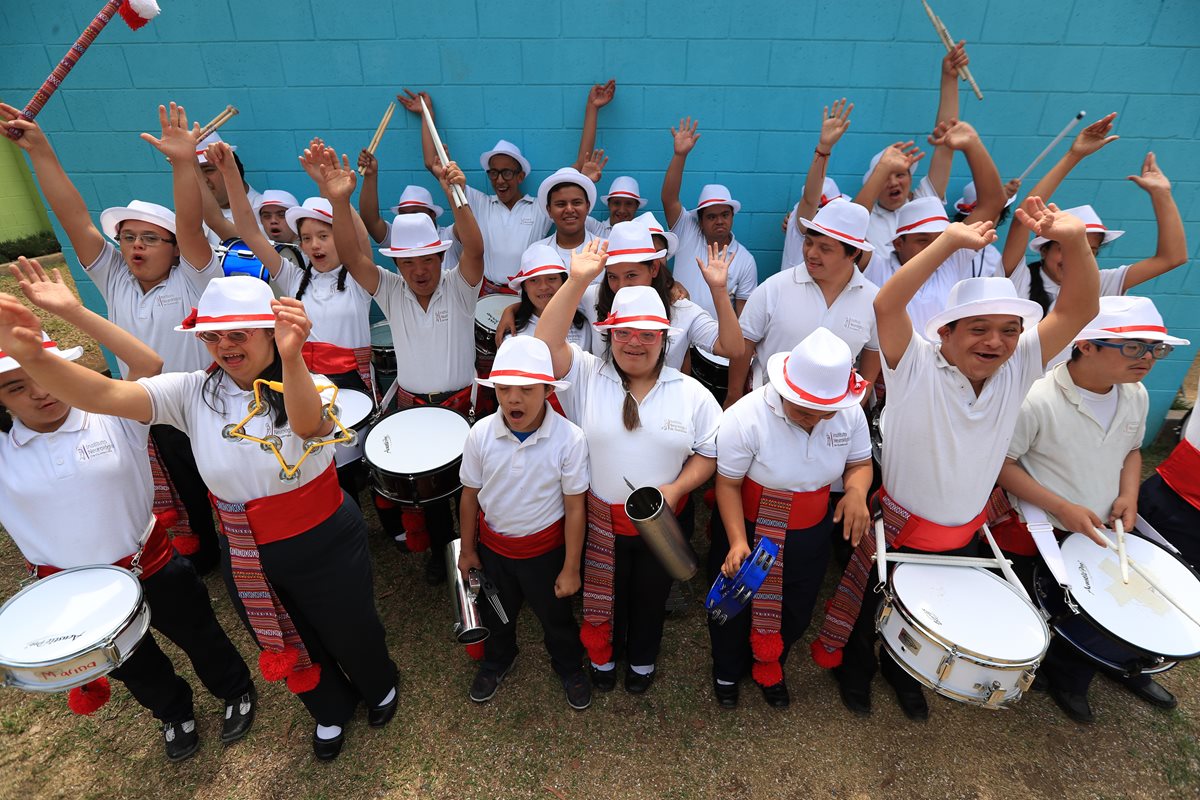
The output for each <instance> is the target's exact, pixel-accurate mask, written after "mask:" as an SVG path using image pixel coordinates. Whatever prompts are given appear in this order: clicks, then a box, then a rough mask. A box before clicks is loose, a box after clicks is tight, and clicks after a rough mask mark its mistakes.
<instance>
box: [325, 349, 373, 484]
mask: <svg viewBox="0 0 1200 800" xmlns="http://www.w3.org/2000/svg"><path fill="white" fill-rule="evenodd" d="M325 377H327V378H329V382H330V383H332V384H333V385H334V386H336V387H338V389H353V390H354V391H356V392H362V393H363V394H365V395H366V396H367V397H371V398H372V399H374V398H373V395H372V394H371V392H370V391H369V390H368V389H367V384H366V383H364V382H363V379H362V375H360V374H358V370H351V371H350V372H339V373H338V374H336V375H326V376H325ZM342 424H345V422H344V421H343V423H342ZM360 435H361V436H366V433H365V432H364V433H362V434H360ZM337 476H338V485H340V486H341V487H342V490H343V491H345V492H346V494H348V495H350V496H351V497H352V498H354V500H355V501H357V500H358V495H359V492H361V491H362V490H363V487H365V486H366V485H367V468H366V465H365V464H364V463H363V460H362V459H361V458H360V459H359V460H358V461H353V462H351V463H349V464H345V465H343V466H340V467H338V468H337Z"/></svg>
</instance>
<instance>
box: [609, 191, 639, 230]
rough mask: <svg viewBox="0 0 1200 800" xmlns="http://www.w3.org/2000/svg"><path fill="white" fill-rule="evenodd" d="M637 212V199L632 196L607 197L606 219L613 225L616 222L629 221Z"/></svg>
mask: <svg viewBox="0 0 1200 800" xmlns="http://www.w3.org/2000/svg"><path fill="white" fill-rule="evenodd" d="M637 212H638V201H637V200H634V199H633V198H632V197H611V196H610V197H609V198H608V221H609V222H610V223H612V224H613V225H616V224H617V223H618V222H629V221H630V220H631V219H633V218H634V217H635V216H637Z"/></svg>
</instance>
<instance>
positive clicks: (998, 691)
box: [984, 680, 1032, 708]
mask: <svg viewBox="0 0 1200 800" xmlns="http://www.w3.org/2000/svg"><path fill="white" fill-rule="evenodd" d="M1030 682H1031V683H1032V680H1031V681H1030ZM1006 693H1007V690H1006V689H1005V688H1004V687H1003V686H1001V685H1000V683H999V682H998V681H992V688H991V691H990V692H988V696H987V700H985V701H984V705H985V706H987V707H988V708H997V707H999V706H1000V704H1001V703H1002V702H1004V695H1005V694H1006Z"/></svg>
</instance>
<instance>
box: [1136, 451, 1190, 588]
mask: <svg viewBox="0 0 1200 800" xmlns="http://www.w3.org/2000/svg"><path fill="white" fill-rule="evenodd" d="M1197 480H1200V476H1197ZM1138 511H1139V512H1140V513H1141V515H1142V516H1143V517H1145V519H1146V522H1149V523H1150V524H1151V525H1153V526H1154V529H1155V530H1156V531H1158V532H1159V533H1161V534H1162V535H1163V538H1164V539H1166V540H1167V541H1168V542H1170V543H1171V544H1173V545H1175V546H1176V547H1177V548H1179V554H1180V555H1181V556H1183V560H1184V561H1186V562H1188V563H1189V564H1191V565H1192V566H1193V567H1195V568H1196V569H1200V509H1197V508H1196V507H1195V506H1193V505H1192V504H1191V503H1189V502H1188V501H1186V500H1184V499H1183V498H1182V497H1180V496H1179V495H1178V494H1176V493H1175V490H1174V489H1172V488H1171V487H1170V486H1168V485H1167V483H1166V481H1164V480H1163V479H1162V476H1160V475H1159V474H1158V473H1155V474H1153V475H1151V476H1150V477H1149V478H1147V479H1146V482H1145V483H1143V484H1142V489H1141V491H1140V492H1139V493H1138Z"/></svg>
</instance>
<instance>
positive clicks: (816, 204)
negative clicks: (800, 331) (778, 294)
mask: <svg viewBox="0 0 1200 800" xmlns="http://www.w3.org/2000/svg"><path fill="white" fill-rule="evenodd" d="M853 110H854V104H853V103H849V104H847V103H846V98H844V97H843V98H842V99H840V100H835V101H834V103H833V110H832V111H831V110H830V108H829V106H825V109H824V111H823V112H822V114H821V134H820V137H819V138H818V139H817V146H816V147H815V148H814V149H813V158H812V164H810V165H809V167H808V174H807V175H806V176H805V178H804V191H803V192H802V193H801V195H800V200H799V201H797V202H796V205H795V207H793V208H792V210H791V211H789V212H788V213H787V214H786V215H784V218H783V257H782V259H781V260H780V264H779V270H780V271H781V272H782V271H783V270H786V269H787V268H788V267H793V266H795V265H796V264H799V263H800V262H801V261H803V260H804V252H803V243H804V231H803V230H801V228H800V218H801V217H804V218H807V219H811V218H812V215H813V214H815V213H817V210H818V209H820V208H821V207H822V206H824V205H825V204H826V203H828V202H829V201H830V200H833V199H834V198H835V197H841V196H842V192H841V190H840V189H839V188H838V185H837V183H836V182H835V181H834V180H833V178H830V177H827V176H826V175H825V173H826V171H827V170H828V169H829V158H830V156H832V155H833V148H834V146H835V145H836V144H837V143H838V141H839V140H840V139H841V138H842V134H844V133H845V132H846V129H847V128H849V127H850V112H851V111H853Z"/></svg>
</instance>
